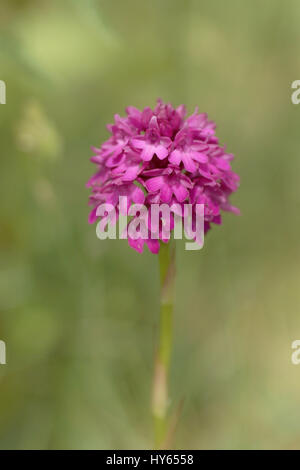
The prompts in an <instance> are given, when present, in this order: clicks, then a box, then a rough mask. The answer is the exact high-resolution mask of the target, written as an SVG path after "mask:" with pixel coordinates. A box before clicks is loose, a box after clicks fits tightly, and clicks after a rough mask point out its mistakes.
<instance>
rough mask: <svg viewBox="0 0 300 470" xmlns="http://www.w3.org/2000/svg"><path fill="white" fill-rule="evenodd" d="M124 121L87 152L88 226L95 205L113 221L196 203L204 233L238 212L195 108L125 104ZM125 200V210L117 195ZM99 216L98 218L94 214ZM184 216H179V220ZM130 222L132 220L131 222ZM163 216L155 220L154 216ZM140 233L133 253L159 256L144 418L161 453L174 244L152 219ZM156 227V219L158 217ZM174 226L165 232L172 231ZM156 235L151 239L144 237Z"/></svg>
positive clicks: (210, 134)
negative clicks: (107, 208) (91, 167)
mask: <svg viewBox="0 0 300 470" xmlns="http://www.w3.org/2000/svg"><path fill="white" fill-rule="evenodd" d="M126 114H127V116H126V117H120V116H119V115H115V119H114V123H113V124H109V125H108V126H107V128H108V131H109V132H110V137H109V138H108V139H107V140H106V141H105V142H104V143H103V144H102V145H101V146H100V147H99V148H95V147H93V151H94V156H93V157H92V158H91V161H92V162H93V163H94V164H96V166H97V171H96V173H95V174H94V175H93V176H92V177H91V178H90V180H89V181H88V183H87V186H88V187H89V188H91V196H90V201H89V203H90V205H91V206H92V211H91V213H90V216H89V222H90V223H94V222H95V221H97V220H100V222H101V219H102V222H104V225H105V223H106V222H107V214H104V215H103V213H99V212H98V208H99V206H101V204H103V203H106V204H110V205H111V207H113V208H114V209H115V214H116V219H117V218H118V217H119V215H120V214H121V213H124V212H125V213H129V211H130V206H131V205H132V204H143V205H144V206H145V207H146V208H147V209H150V208H151V205H152V204H167V205H169V206H170V207H171V206H172V207H173V206H174V204H175V207H178V205H179V207H180V206H182V205H183V204H189V205H190V206H191V207H192V213H194V214H195V213H196V208H197V205H198V204H202V205H203V207H204V232H205V233H206V232H207V231H208V230H210V228H211V227H212V225H213V224H217V225H220V224H221V223H222V211H229V212H233V213H234V214H238V213H239V210H238V209H237V208H236V207H234V206H232V205H231V204H230V202H229V196H230V195H231V194H232V193H233V192H235V191H236V190H237V188H238V186H239V177H238V175H237V174H236V173H234V172H233V171H232V169H231V161H232V159H233V155H232V154H231V153H227V151H226V148H225V146H222V145H221V144H220V143H219V139H218V138H217V136H216V134H215V128H216V126H215V123H214V122H213V121H210V120H209V119H208V117H207V115H206V114H205V113H199V112H198V109H196V110H195V112H194V113H193V114H192V115H191V116H189V117H186V110H185V107H184V106H183V105H181V106H178V107H177V108H174V107H173V106H172V105H171V104H165V103H163V101H161V100H158V102H157V105H156V107H155V108H154V109H151V108H149V107H146V108H144V109H143V110H142V111H140V110H138V109H137V108H135V107H133V106H130V107H128V108H127V109H126ZM120 196H126V198H127V203H126V204H125V207H120V203H119V197H120ZM99 214H100V215H99ZM184 214H185V213H180V214H179V215H180V216H181V217H182V218H184V217H185V215H184ZM135 217H137V215H136V216H134V217H133V219H134V218H135ZM161 217H163V216H161ZM147 222H148V227H149V230H148V231H147V234H148V235H147V236H146V237H145V236H144V237H141V238H136V237H134V238H133V237H131V236H130V234H129V235H128V237H127V238H128V243H129V245H130V246H131V247H132V248H134V249H135V250H136V251H138V252H139V253H142V252H143V249H144V245H145V244H146V245H147V246H148V249H149V250H150V251H151V252H152V253H154V254H159V261H160V282H161V314H160V337H159V342H158V348H157V353H156V360H155V367H154V380H153V397H152V413H153V418H154V425H155V427H154V429H155V446H156V448H163V447H164V446H166V445H167V439H168V403H169V393H168V372H169V365H170V354H171V336H172V335H171V332H172V311H173V291H174V279H175V247H174V242H173V241H171V240H170V239H169V238H168V237H166V236H165V235H164V230H162V226H161V225H160V224H158V225H157V220H154V218H153V217H151V216H150V215H149V216H148V217H147ZM161 222H162V224H163V223H164V220H161ZM173 222H174V221H173V220H172V221H171V223H170V230H171V231H172V230H174V223H173ZM153 233H155V234H156V236H155V237H153V236H152V234H153Z"/></svg>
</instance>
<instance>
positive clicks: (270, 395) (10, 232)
mask: <svg viewBox="0 0 300 470" xmlns="http://www.w3.org/2000/svg"><path fill="white" fill-rule="evenodd" d="M299 24H300V4H299V0H287V1H285V2H283V1H281V0H263V1H262V0H251V1H250V0H248V1H241V0H226V1H224V0H210V1H204V0H203V1H202V0H194V1H193V0H186V1H183V0H152V1H151V2H146V1H138V0H104V1H97V0H52V1H49V0H47V1H46V0H40V1H37V0H23V1H17V0H14V1H13V0H6V1H4V0H2V1H1V6H0V25H1V28H0V44H1V48H0V80H4V81H5V82H6V85H7V97H6V98H7V104H6V105H0V137H1V139H0V145H1V171H0V179H1V183H0V184H1V206H0V207H1V219H0V220H1V232H0V244H1V258H0V259H1V261H0V340H5V342H6V345H7V364H6V365H0V448H2V449H32V448H33V449H49V448H50V449H61V448H72V449H89V448H99V449H107V448H115V449H133V448H151V446H153V438H152V423H151V411H150V398H151V397H150V392H151V380H152V363H153V354H154V345H155V342H156V337H157V325H158V307H159V306H158V288H159V285H158V284H159V280H158V260H157V257H156V256H154V255H150V254H149V253H148V252H145V253H144V254H143V255H139V254H137V253H136V252H134V251H133V250H132V249H131V248H129V247H128V245H127V242H126V241H114V240H110V241H99V240H98V239H97V238H96V233H95V229H96V227H95V226H90V225H88V224H87V217H88V210H89V209H88V207H87V200H88V194H89V191H88V190H87V189H86V188H85V183H86V181H87V180H88V178H89V177H90V176H91V175H92V173H93V172H94V169H95V168H94V167H93V165H92V164H91V163H90V162H89V157H90V156H91V155H92V153H91V150H90V146H91V145H96V146H97V145H100V144H101V142H102V141H103V140H104V139H106V138H107V135H108V133H107V131H106V129H105V125H106V123H109V122H111V121H112V119H113V115H114V114H115V113H119V114H122V113H124V108H125V107H126V106H127V105H134V106H137V107H143V106H153V105H154V104H155V100H156V98H157V97H161V98H162V99H164V100H165V101H171V102H172V103H173V104H174V105H176V106H177V105H179V104H181V103H185V104H186V105H187V107H188V110H189V112H192V111H193V110H194V107H195V106H196V105H199V108H200V110H201V111H205V112H207V113H208V114H209V117H211V118H212V119H214V120H215V121H216V122H217V125H218V129H217V132H218V135H219V137H220V139H221V141H222V142H224V143H226V144H227V148H228V151H230V152H232V153H234V154H235V155H236V160H235V161H234V163H233V168H234V170H235V171H236V172H238V173H239V174H240V175H241V187H240V190H239V192H238V193H237V194H236V195H235V196H234V197H233V199H232V200H233V203H234V204H235V205H237V206H238V207H240V209H241V211H242V216H241V217H236V216H234V215H231V214H228V215H225V217H224V224H223V226H222V227H219V226H216V227H214V228H213V230H212V231H211V233H209V235H208V236H207V238H206V241H205V246H204V248H203V250H202V251H198V252H194V251H190V252H189V251H185V250H184V244H183V243H178V247H177V287H176V296H177V302H176V308H175V319H174V321H175V331H174V341H175V347H174V351H173V360H172V371H171V375H172V379H171V391H172V402H171V404H170V406H171V410H172V412H173V413H175V414H176V413H177V410H178V409H181V412H180V414H179V420H178V424H177V430H176V434H175V437H174V441H173V447H174V448H182V449H193V448H194V449H198V448H199V449H202V448H205V449H217V448H225V449H232V448H233V449H240V448H249V449H256V448H260V449H261V448H275V449H279V448H289V449H293V448H300V365H299V366H296V365H293V364H292V362H291V354H292V349H291V343H292V341H293V340H296V339H300V252H299V229H300V217H299V210H300V190H299V171H300V105H299V106H296V105H293V104H292V103H291V92H292V90H291V83H292V81H294V80H297V79H300V42H299ZM181 404H182V406H181Z"/></svg>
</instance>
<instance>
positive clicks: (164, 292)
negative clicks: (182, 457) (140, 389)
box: [152, 240, 175, 449]
mask: <svg viewBox="0 0 300 470" xmlns="http://www.w3.org/2000/svg"><path fill="white" fill-rule="evenodd" d="M159 267H160V287H161V299H160V332H159V342H158V347H157V352H156V356H155V365H154V379H153V401H152V414H153V419H154V435H155V448H156V449H162V448H163V446H164V444H165V443H166V437H167V412H168V402H169V392H168V379H169V368H170V358H171V349H172V319H173V302H174V280H175V245H174V241H173V242H172V241H171V240H170V241H169V243H161V246H160V251H159Z"/></svg>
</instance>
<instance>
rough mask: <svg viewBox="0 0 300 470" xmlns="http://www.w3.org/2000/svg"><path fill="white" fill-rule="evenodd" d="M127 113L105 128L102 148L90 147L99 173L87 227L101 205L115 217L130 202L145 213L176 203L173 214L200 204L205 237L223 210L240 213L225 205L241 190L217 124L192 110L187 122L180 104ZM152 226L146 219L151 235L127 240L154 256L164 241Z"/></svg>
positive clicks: (93, 184)
mask: <svg viewBox="0 0 300 470" xmlns="http://www.w3.org/2000/svg"><path fill="white" fill-rule="evenodd" d="M126 113H127V116H126V117H120V116H119V115H115V122H114V123H113V124H110V125H108V126H107V128H108V130H109V132H110V134H111V136H110V137H109V138H108V140H107V141H106V142H104V143H103V144H102V145H101V147H100V148H93V151H94V156H93V157H92V158H91V161H92V162H93V163H95V164H96V165H97V167H98V168H97V171H96V173H95V175H94V176H92V178H91V179H90V180H89V182H88V184H87V186H88V187H90V188H91V189H92V194H91V196H90V205H91V206H92V207H93V210H92V212H91V214H90V217H89V221H90V223H93V222H95V221H96V220H97V219H98V216H97V208H98V207H99V205H101V204H103V203H107V204H110V205H112V206H113V207H114V208H115V210H116V214H117V217H118V215H119V214H120V213H124V211H125V212H128V211H129V210H130V206H131V204H133V203H138V204H144V205H145V206H146V208H147V209H149V212H150V206H151V205H152V204H168V205H169V206H170V207H173V206H174V204H175V206H174V207H177V209H175V212H176V210H178V207H179V208H180V207H181V206H182V205H184V204H190V205H191V207H192V212H193V213H195V212H196V208H197V204H203V205H204V225H205V232H206V231H207V230H209V229H210V228H211V224H212V223H214V224H221V223H222V220H221V211H229V212H233V213H235V214H238V213H239V210H238V209H237V208H236V207H234V206H232V205H231V204H230V202H229V196H230V194H232V193H233V192H235V191H236V190H237V188H238V186H239V176H238V175H237V174H236V173H234V172H233V171H232V170H231V165H230V162H231V160H232V159H233V155H232V154H229V153H227V152H226V150H225V147H224V146H221V145H220V144H219V140H218V138H217V137H216V135H215V127H216V126H215V123H214V122H213V121H209V120H208V118H207V115H206V114H205V113H199V112H198V109H196V110H195V112H194V113H193V114H192V115H191V116H189V117H188V118H185V115H186V111H185V107H184V106H183V105H181V106H178V107H177V108H173V106H172V105H171V104H165V103H163V102H162V101H161V100H158V102H157V105H156V107H155V108H154V109H153V110H152V109H151V108H149V107H146V108H144V110H143V111H140V110H138V109H137V108H135V107H133V106H129V107H128V108H127V109H126ZM119 196H126V197H127V200H128V203H127V207H126V208H124V207H123V208H120V207H119ZM182 214H183V212H182ZM182 217H184V216H183V215H182ZM133 218H134V217H133ZM161 222H162V221H160V224H161ZM153 224H154V221H152V220H151V217H149V218H148V226H149V236H148V235H147V236H146V238H145V237H144V238H143V239H142V238H140V239H133V238H131V237H130V236H129V237H128V242H129V245H130V246H131V247H133V248H134V249H136V250H137V251H138V252H142V251H143V246H144V244H145V243H146V244H147V246H148V248H149V249H150V251H151V252H152V253H158V252H159V247H160V243H159V241H162V242H165V243H167V242H168V239H165V237H164V234H163V230H161V228H157V227H156V228H155V229H154V228H153ZM173 227H174V224H173V221H171V229H173ZM153 231H156V233H157V237H156V238H155V239H153V238H152V237H151V233H152V232H153ZM147 237H148V238H147Z"/></svg>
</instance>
